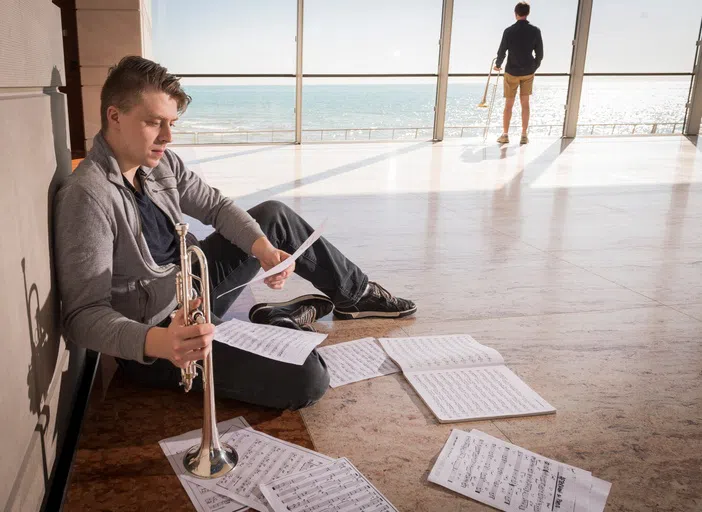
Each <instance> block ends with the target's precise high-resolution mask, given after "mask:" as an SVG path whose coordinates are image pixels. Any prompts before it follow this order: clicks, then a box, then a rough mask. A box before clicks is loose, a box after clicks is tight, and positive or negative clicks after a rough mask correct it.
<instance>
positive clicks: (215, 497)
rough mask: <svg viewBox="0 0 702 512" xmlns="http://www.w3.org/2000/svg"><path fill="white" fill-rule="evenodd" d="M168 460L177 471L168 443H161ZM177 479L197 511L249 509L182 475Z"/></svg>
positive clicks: (230, 511) (219, 511)
mask: <svg viewBox="0 0 702 512" xmlns="http://www.w3.org/2000/svg"><path fill="white" fill-rule="evenodd" d="M161 448H162V449H163V451H164V453H165V454H166V457H167V458H168V462H170V464H171V467H172V468H173V471H175V472H176V473H178V468H177V467H176V466H175V465H174V464H173V460H172V455H173V454H172V453H171V452H170V449H169V447H168V445H166V444H161ZM178 480H180V483H181V485H182V486H183V488H184V489H185V492H186V493H187V494H188V496H189V497H190V501H192V503H193V506H194V507H195V509H196V510H197V511H198V512H243V511H244V510H249V507H248V506H247V505H243V504H241V503H237V502H236V501H234V500H233V499H231V498H227V497H226V496H222V495H221V494H217V493H216V492H214V491H210V490H209V489H205V488H204V487H200V486H199V485H197V484H195V483H193V482H191V481H189V480H186V479H185V478H183V477H182V476H180V475H178Z"/></svg>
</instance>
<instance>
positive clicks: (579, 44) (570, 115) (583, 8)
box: [563, 0, 593, 138]
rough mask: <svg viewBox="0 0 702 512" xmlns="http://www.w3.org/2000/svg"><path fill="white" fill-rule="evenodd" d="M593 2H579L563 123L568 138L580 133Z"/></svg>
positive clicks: (581, 0) (583, 0)
mask: <svg viewBox="0 0 702 512" xmlns="http://www.w3.org/2000/svg"><path fill="white" fill-rule="evenodd" d="M592 1H593V0H580V1H579V2H578V17H577V19H576V22H575V36H574V38H573V54H572V55H573V56H572V59H571V62H570V81H569V82H568V100H567V102H566V112H565V122H564V123H563V136H564V137H566V138H573V137H575V135H576V133H577V131H578V114H579V113H580V97H581V95H582V90H583V76H584V73H585V58H586V57H587V40H588V36H589V34H590V20H591V18H592Z"/></svg>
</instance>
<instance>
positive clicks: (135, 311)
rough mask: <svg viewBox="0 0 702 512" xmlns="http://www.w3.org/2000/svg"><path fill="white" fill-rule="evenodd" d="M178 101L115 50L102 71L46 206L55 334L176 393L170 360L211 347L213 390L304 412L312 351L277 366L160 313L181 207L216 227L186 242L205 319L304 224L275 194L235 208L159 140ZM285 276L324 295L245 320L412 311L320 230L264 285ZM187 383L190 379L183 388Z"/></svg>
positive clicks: (321, 378) (172, 89)
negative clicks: (58, 321)
mask: <svg viewBox="0 0 702 512" xmlns="http://www.w3.org/2000/svg"><path fill="white" fill-rule="evenodd" d="M190 100H191V98H190V97H189V96H187V95H186V94H185V92H184V91H183V90H182V88H181V86H180V83H179V82H178V79H177V78H176V77H175V76H173V75H171V74H169V73H168V72H167V70H166V69H165V68H163V67H162V66H160V65H158V64H156V63H154V62H151V61H149V60H146V59H143V58H141V57H125V58H124V59H122V61H121V62H120V63H119V64H118V65H117V66H116V67H114V68H112V69H111V70H110V73H109V75H108V77H107V80H106V81H105V84H104V86H103V88H102V93H101V108H100V109H101V117H102V129H101V131H100V132H99V133H98V134H97V135H96V136H95V138H94V140H93V147H92V149H91V150H90V152H89V153H88V155H87V157H86V158H85V160H83V162H82V163H81V164H80V165H79V166H78V168H77V169H76V171H75V172H74V173H73V174H72V175H71V176H69V177H68V178H67V179H66V180H65V182H64V183H63V184H62V186H61V188H60V190H59V192H58V194H57V197H56V201H55V204H56V213H55V233H54V235H55V236H54V239H55V256H56V269H57V274H58V280H59V292H60V296H61V300H62V309H63V321H64V329H65V333H66V335H67V337H68V339H70V340H71V341H72V342H73V343H76V344H77V345H79V346H82V347H85V348H89V349H92V350H95V351H98V352H102V353H105V354H109V355H112V356H115V357H117V358H118V361H119V363H120V365H121V367H122V368H123V370H124V371H125V373H126V375H127V376H129V377H131V378H133V379H135V380H137V381H139V382H141V383H142V384H146V385H155V386H167V387H173V388H177V387H178V386H179V383H180V378H181V374H180V368H182V367H184V366H186V365H187V364H188V363H189V362H190V361H197V360H202V359H203V358H204V357H205V355H206V354H207V353H208V352H209V351H210V350H212V351H213V359H214V361H215V363H214V365H215V368H216V371H215V372H214V379H215V391H216V393H217V396H220V397H221V396H226V397H230V398H234V399H237V400H241V401H244V402H248V403H252V404H258V405H263V406H268V407H273V408H278V409H298V408H301V407H305V406H307V405H310V404H312V403H314V402H316V401H317V400H319V399H320V398H321V397H322V395H324V393H325V391H326V390H327V388H328V386H329V376H328V373H327V369H326V365H325V363H324V361H323V360H322V358H321V357H320V356H319V354H318V353H317V352H316V351H313V352H312V353H311V354H310V356H309V357H308V358H307V360H306V361H305V363H304V364H303V365H302V366H298V365H293V364H286V363H281V362H278V361H274V360H272V359H267V358H264V357H261V356H257V355H255V354H252V353H250V352H245V351H242V350H239V349H236V348H233V347H230V346H228V345H225V344H222V343H215V344H213V343H212V341H213V333H214V325H212V324H203V325H194V326H187V327H186V326H184V325H183V317H182V314H180V315H176V316H175V317H174V319H173V320H172V321H171V318H170V315H171V313H172V312H173V311H174V309H175V308H176V306H177V305H176V285H175V275H176V273H177V272H178V270H179V267H178V265H179V263H180V259H179V258H180V250H179V241H178V237H177V236H176V233H175V223H177V222H182V221H183V216H184V215H189V216H191V217H194V218H196V219H198V220H199V221H201V222H202V223H204V224H207V225H212V226H214V228H215V230H216V231H215V232H214V233H213V234H211V235H210V236H208V237H207V238H205V239H204V240H199V241H198V240H196V239H195V237H192V236H191V237H190V239H189V243H193V244H197V245H199V246H200V247H201V248H202V250H203V251H204V252H205V254H206V256H207V261H208V266H209V273H210V281H211V283H210V285H211V298H212V302H213V304H212V309H213V311H212V312H213V317H214V318H215V320H213V321H219V318H220V317H221V316H223V315H224V313H225V312H226V311H227V310H228V309H229V307H230V306H231V305H232V303H233V302H234V300H235V299H236V297H237V295H238V293H237V292H233V293H229V294H226V295H224V296H223V297H222V298H221V299H217V300H215V298H216V297H217V296H218V295H221V294H222V293H223V292H224V291H227V290H230V289H232V288H234V287H235V286H237V285H239V284H243V283H245V282H248V281H249V280H250V279H251V278H253V277H254V275H255V274H256V273H257V272H258V271H259V269H260V268H261V267H262V268H263V269H264V270H268V269H270V268H272V267H274V266H275V265H276V264H278V263H280V262H281V261H282V260H285V259H286V258H288V257H289V255H290V254H291V253H293V252H294V251H295V250H296V249H297V248H298V247H299V246H300V245H301V244H302V242H303V241H304V240H306V239H307V238H308V237H309V236H310V235H311V234H312V231H313V230H312V228H311V227H310V225H309V224H308V223H307V222H305V220H304V219H302V218H301V217H300V216H298V215H297V214H296V213H295V212H294V211H292V210H291V209H290V208H288V207H287V206H285V205H284V204H282V203H279V202H276V201H266V202H264V203H262V204H259V205H257V206H255V207H254V208H252V209H251V210H249V211H248V212H247V211H244V210H242V209H241V208H239V207H238V206H236V205H235V204H234V202H233V201H232V200H231V199H229V198H226V197H223V196H222V195H221V194H220V192H219V191H218V190H216V189H213V188H211V187H210V186H208V185H207V184H206V183H205V182H204V181H202V180H201V179H200V178H199V177H198V176H197V175H196V174H195V173H193V172H192V171H190V170H189V169H188V168H187V167H186V166H185V165H184V163H183V161H182V160H181V159H180V158H179V157H178V155H176V154H175V153H173V152H172V151H170V150H168V149H167V146H168V144H169V143H170V142H171V135H172V134H171V129H172V126H173V123H174V122H175V121H176V120H177V118H178V116H179V115H180V114H182V113H183V111H184V110H185V109H186V108H187V106H188V104H189V103H190ZM293 271H295V272H296V273H297V274H298V275H300V276H302V277H303V278H305V279H307V280H308V281H310V282H311V283H312V284H313V285H314V286H315V287H316V288H317V289H319V290H320V291H322V292H323V293H324V294H325V295H324V296H322V295H314V296H306V297H303V298H300V299H298V300H294V301H291V303H289V304H288V305H285V306H282V305H276V304H268V305H265V304H264V305H259V306H258V307H257V308H255V310H252V311H251V315H250V316H251V319H252V321H254V322H259V323H270V324H275V325H282V326H286V327H290V328H293V329H307V330H309V329H311V327H310V324H312V323H313V322H314V321H315V320H316V319H317V318H321V317H322V316H324V315H326V314H328V313H329V312H331V310H332V309H333V311H334V315H335V316H336V317H337V318H342V319H353V318H362V317H373V316H379V317H385V318H398V317H403V316H406V315H411V314H413V313H414V312H415V311H416V310H417V308H416V306H415V305H414V303H412V302H411V301H409V300H405V299H400V298H397V297H394V296H393V295H391V294H390V293H389V292H388V291H387V290H385V289H384V288H383V287H381V286H380V285H378V284H376V283H374V282H372V281H369V280H368V277H367V276H366V274H364V273H363V271H361V269H360V268H358V267H357V266H356V265H355V264H354V263H352V262H351V261H349V260H348V259H347V258H346V257H345V256H344V255H343V254H342V253H341V252H340V251H339V250H338V249H337V248H336V247H334V246H333V245H332V244H330V243H329V242H328V241H326V240H325V239H324V238H320V239H319V240H318V241H317V242H315V243H314V244H313V245H312V247H311V248H310V249H308V250H307V251H306V252H305V253H304V254H303V256H302V257H301V258H300V259H299V260H298V261H297V262H296V264H294V265H293V266H291V267H289V268H288V269H286V270H285V271H283V272H281V273H279V274H277V275H275V276H271V277H269V278H267V279H266V281H265V283H266V284H267V285H268V286H269V287H271V288H274V289H280V288H282V287H283V284H284V283H285V280H286V279H287V278H288V277H289V276H290V275H291V272H293ZM239 291H240V290H239ZM201 385H202V384H201V379H196V381H195V387H198V386H200V389H202V388H201Z"/></svg>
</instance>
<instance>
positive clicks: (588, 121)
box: [578, 76, 690, 135]
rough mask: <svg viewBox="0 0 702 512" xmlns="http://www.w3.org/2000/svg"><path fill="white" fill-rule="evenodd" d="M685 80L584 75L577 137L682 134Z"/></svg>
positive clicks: (685, 100)
mask: <svg viewBox="0 0 702 512" xmlns="http://www.w3.org/2000/svg"><path fill="white" fill-rule="evenodd" d="M689 89H690V78H689V77H676V76H669V77H659V76H648V77H641V76H635V77H631V76H627V77H609V76H586V77H585V78H584V79H583V90H582V95H581V98H580V113H579V115H578V134H579V135H627V134H650V133H682V127H683V124H682V123H683V119H684V117H685V104H686V103H687V95H688V91H689Z"/></svg>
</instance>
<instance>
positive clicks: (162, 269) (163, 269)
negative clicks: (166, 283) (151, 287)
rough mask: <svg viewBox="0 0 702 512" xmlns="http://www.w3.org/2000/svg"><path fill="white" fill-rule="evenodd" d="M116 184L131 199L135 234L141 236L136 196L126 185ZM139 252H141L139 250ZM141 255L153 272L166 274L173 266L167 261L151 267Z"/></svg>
mask: <svg viewBox="0 0 702 512" xmlns="http://www.w3.org/2000/svg"><path fill="white" fill-rule="evenodd" d="M118 186H120V187H122V188H123V189H125V190H126V191H127V195H128V196H129V199H130V200H131V201H132V205H133V206H134V211H135V212H136V218H137V236H138V237H141V236H142V227H141V214H140V213H139V205H137V203H136V198H135V197H134V194H132V191H131V190H129V188H128V187H125V186H124V185H118ZM142 188H143V189H144V190H146V187H142ZM147 195H148V194H147ZM149 199H151V197H149ZM169 218H170V217H169ZM139 252H141V250H140V251H139ZM141 257H142V259H143V260H144V263H145V264H146V266H147V267H149V268H150V269H151V270H153V271H154V272H157V273H159V274H167V273H168V272H170V271H171V269H172V268H173V267H174V266H175V265H174V264H173V263H169V264H168V265H165V266H164V267H152V266H151V265H150V264H149V262H148V261H146V258H144V255H143V254H142V255H141Z"/></svg>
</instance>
